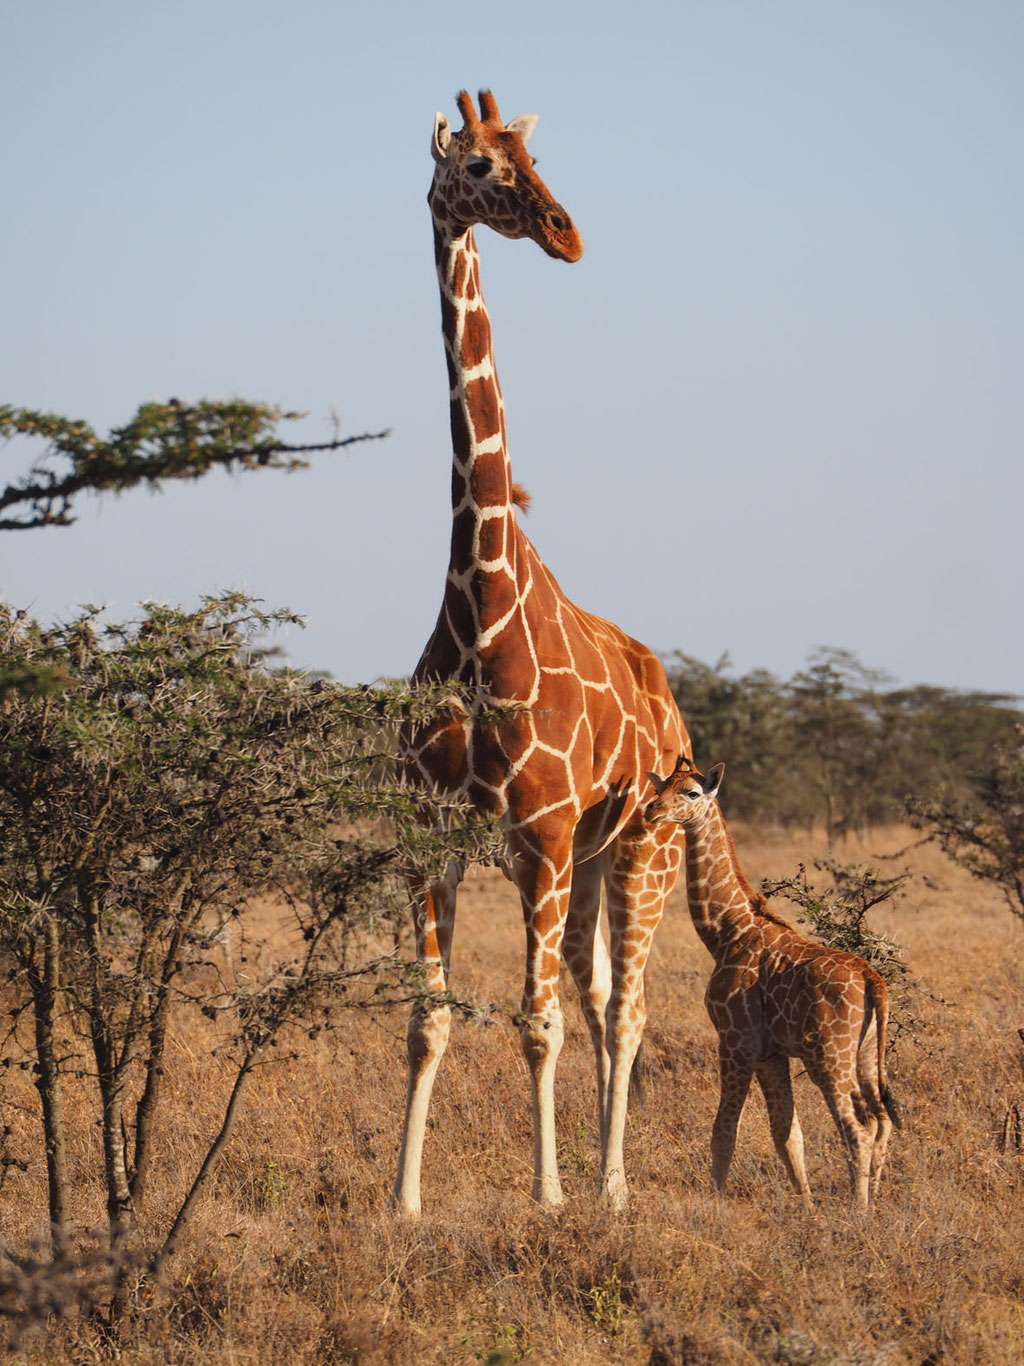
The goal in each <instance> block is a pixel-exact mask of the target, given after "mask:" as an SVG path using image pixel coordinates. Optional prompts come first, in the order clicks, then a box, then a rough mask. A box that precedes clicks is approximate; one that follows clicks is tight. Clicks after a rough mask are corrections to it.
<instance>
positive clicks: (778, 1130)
mask: <svg viewBox="0 0 1024 1366" xmlns="http://www.w3.org/2000/svg"><path fill="white" fill-rule="evenodd" d="M755 1075H756V1076H757V1081H758V1085H759V1086H760V1088H761V1091H762V1094H763V1095H764V1099H765V1104H766V1105H767V1107H768V1124H769V1127H770V1128H771V1134H772V1142H773V1143H774V1144H775V1151H776V1152H777V1153H778V1155H779V1158H780V1159H781V1161H782V1165H783V1166H784V1167H785V1169H786V1175H787V1176H788V1177H789V1180H790V1184H791V1185H792V1187H793V1189H794V1190H795V1191H796V1192H797V1194H798V1195H800V1196H801V1197H802V1199H803V1201H804V1203H805V1204H806V1205H808V1206H809V1205H810V1203H811V1187H810V1184H809V1183H808V1180H807V1168H806V1166H805V1165H804V1136H803V1131H802V1130H801V1128H800V1120H799V1118H798V1117H797V1113H796V1106H795V1105H794V1103H793V1081H792V1077H791V1076H790V1067H789V1059H788V1058H786V1057H782V1056H780V1055H776V1056H775V1057H771V1058H766V1059H765V1060H764V1061H763V1062H761V1063H759V1064H758V1066H757V1071H756V1073H755Z"/></svg>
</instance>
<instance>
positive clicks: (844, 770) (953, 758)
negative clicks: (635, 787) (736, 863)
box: [666, 649, 1021, 839]
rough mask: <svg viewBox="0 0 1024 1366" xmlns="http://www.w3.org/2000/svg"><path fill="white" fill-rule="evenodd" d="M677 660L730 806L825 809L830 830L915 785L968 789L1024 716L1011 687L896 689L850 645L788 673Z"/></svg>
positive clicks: (707, 757)
mask: <svg viewBox="0 0 1024 1366" xmlns="http://www.w3.org/2000/svg"><path fill="white" fill-rule="evenodd" d="M666 671H667V673H668V679H669V684H670V686H671V688H672V691H673V693H674V695H675V697H676V700H677V702H678V703H679V707H680V710H681V711H682V714H683V717H684V719H685V721H686V724H687V727H688V728H689V731H690V737H691V740H692V742H693V750H694V756H695V758H696V760H697V762H698V763H699V764H701V766H703V767H707V766H708V765H709V764H712V763H715V762H717V761H718V760H724V761H725V762H726V764H727V765H728V767H729V773H730V782H729V784H728V789H727V791H726V792H725V794H724V800H723V806H724V807H725V811H726V815H727V816H728V817H729V818H730V819H735V818H737V817H738V818H740V819H748V820H761V821H764V820H770V821H775V822H779V823H783V824H798V823H800V824H807V825H811V824H813V823H814V822H815V821H819V820H823V821H824V822H825V826H826V830H827V833H828V836H829V838H830V839H832V838H834V837H836V836H838V835H840V834H842V833H843V832H844V831H846V830H849V829H863V828H865V827H867V826H869V825H873V824H884V823H885V822H887V821H891V820H893V819H894V818H899V817H900V816H901V815H903V813H904V808H905V803H906V801H907V798H908V797H909V796H911V795H917V796H920V795H921V794H923V793H927V792H928V791H929V790H931V789H933V788H937V787H939V786H943V787H944V788H945V789H946V790H947V791H948V792H950V793H956V794H957V796H958V798H963V797H965V796H966V795H968V794H969V792H970V787H969V783H968V781H967V776H966V775H967V773H968V772H969V771H970V770H971V769H972V768H975V767H977V766H978V765H979V764H984V763H985V762H986V761H987V760H988V759H990V758H991V756H992V754H993V753H994V751H995V747H996V746H997V745H999V744H1001V743H1005V742H1006V741H1007V739H1008V737H1009V736H1011V735H1012V734H1013V731H1014V727H1015V725H1017V724H1018V723H1019V722H1020V719H1021V714H1020V711H1019V710H1018V708H1017V706H1016V701H1017V699H1015V698H1013V697H1010V696H1008V695H1006V694H996V693H978V692H958V691H956V690H952V689H943V688H934V687H918V688H897V689H887V688H886V687H885V686H884V683H885V679H884V675H882V674H880V673H879V672H878V671H876V670H872V669H868V668H866V667H865V666H864V665H862V664H861V663H860V662H859V660H858V659H857V658H856V656H855V655H853V654H851V653H850V652H849V651H848V650H838V649H821V650H816V651H815V652H814V653H813V654H812V655H811V657H810V659H809V661H808V664H807V666H806V668H804V669H803V670H801V671H799V672H798V673H796V674H794V676H793V677H792V678H791V679H790V680H789V681H788V682H781V681H779V680H778V679H776V678H774V677H773V676H772V675H771V674H770V673H767V672H766V671H764V670H760V669H758V670H754V671H752V672H751V673H749V674H745V675H742V676H740V677H736V676H735V675H734V674H733V672H732V670H731V666H730V664H729V660H728V656H723V658H722V659H720V660H719V661H718V663H717V664H716V665H715V666H714V667H713V668H712V667H710V666H709V665H706V664H702V663H701V662H700V661H699V660H695V659H692V658H690V657H689V656H686V655H681V654H676V655H673V656H671V657H670V658H669V659H667V660H666Z"/></svg>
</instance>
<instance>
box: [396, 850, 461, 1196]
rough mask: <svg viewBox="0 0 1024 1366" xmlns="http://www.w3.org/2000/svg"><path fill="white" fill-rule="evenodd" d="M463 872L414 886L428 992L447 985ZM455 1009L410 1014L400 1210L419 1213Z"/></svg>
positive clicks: (419, 1008)
mask: <svg viewBox="0 0 1024 1366" xmlns="http://www.w3.org/2000/svg"><path fill="white" fill-rule="evenodd" d="M459 876H460V870H459V869H458V868H457V866H456V865H454V864H453V865H452V866H451V867H450V868H449V872H448V877H447V879H446V880H445V881H444V882H442V883H438V884H436V885H435V886H433V887H423V886H418V885H413V886H412V889H411V890H412V906H413V918H414V923H415V928H416V957H417V961H418V962H419V963H421V964H422V966H423V969H424V984H425V987H426V990H427V991H428V992H442V991H445V990H446V989H447V985H448V967H449V964H450V961H451V943H452V932H453V930H454V925H455V893H456V889H457V887H458V883H459ZM450 1028H451V1009H450V1007H449V1006H447V1005H431V1004H430V1003H429V1002H427V1003H417V1004H416V1005H414V1006H413V1008H412V1013H411V1014H410V1016H409V1026H408V1029H407V1031H406V1048H407V1053H408V1059H409V1081H408V1088H407V1091H406V1102H405V1124H404V1127H403V1129H402V1147H401V1151H400V1152H399V1156H398V1173H397V1176H396V1178H395V1186H394V1190H393V1192H392V1204H393V1205H394V1207H395V1208H396V1209H397V1210H398V1211H399V1213H401V1214H405V1215H408V1216H411V1217H415V1216H416V1215H418V1214H419V1213H420V1208H421V1201H420V1169H421V1167H422V1164H423V1141H424V1137H425V1135H426V1129H427V1114H428V1111H429V1109H430V1096H431V1092H432V1091H433V1089H434V1078H435V1077H436V1075H437V1069H438V1067H439V1066H440V1064H441V1058H442V1057H443V1055H444V1051H445V1048H446V1047H447V1046H448V1033H449V1030H450Z"/></svg>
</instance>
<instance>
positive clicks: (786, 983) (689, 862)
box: [646, 758, 900, 1210]
mask: <svg viewBox="0 0 1024 1366" xmlns="http://www.w3.org/2000/svg"><path fill="white" fill-rule="evenodd" d="M724 771H725V765H724V764H716V765H715V766H714V768H712V769H711V771H710V773H709V774H708V775H707V777H705V776H704V775H703V774H702V773H700V772H699V771H698V770H697V769H695V768H694V767H693V766H692V765H691V764H690V763H689V761H688V760H687V759H685V758H680V759H679V761H678V762H677V764H676V766H675V769H674V771H673V772H672V774H671V775H670V776H669V777H667V778H659V777H658V776H657V774H654V773H649V774H648V775H647V776H648V778H649V779H650V781H651V783H652V784H653V785H654V790H655V791H656V792H657V794H658V795H657V797H656V798H655V800H654V801H652V802H651V803H650V804H649V805H648V807H647V810H646V819H647V820H648V821H650V822H652V823H654V822H657V821H672V822H674V823H675V824H676V825H681V826H682V827H683V829H684V830H685V831H686V894H687V898H688V900H689V905H690V915H691V917H692V919H693V924H694V927H695V929H696V931H697V933H698V934H699V935H700V937H701V939H702V940H703V942H704V945H705V947H706V948H707V949H708V950H709V951H710V952H711V954H712V955H713V957H714V960H715V966H714V969H713V971H712V973H711V978H710V981H709V982H708V987H707V992H706V993H705V997H704V1002H705V1005H706V1006H707V1010H708V1014H709V1015H710V1016H711V1021H712V1023H713V1024H714V1026H715V1028H716V1029H717V1030H718V1055H719V1061H720V1065H721V1080H722V1087H721V1098H720V1100H719V1104H718V1113H717V1115H716V1116H715V1125H714V1129H713V1131H712V1136H711V1175H712V1179H713V1180H714V1182H715V1185H716V1186H717V1187H718V1189H719V1190H721V1189H722V1188H723V1187H724V1185H725V1178H726V1176H727V1175H728V1171H729V1164H730V1163H731V1161H732V1155H733V1150H734V1149H735V1147H736V1128H737V1125H738V1123H739V1118H740V1111H741V1110H742V1109H743V1102H744V1101H745V1100H746V1096H747V1091H748V1090H749V1088H750V1082H751V1079H752V1078H753V1077H755V1076H756V1077H757V1080H758V1083H759V1084H760V1087H761V1090H762V1091H763V1092H764V1098H765V1101H766V1102H767V1105H768V1119H769V1123H770V1125H771V1133H772V1140H773V1142H774V1144H775V1149H776V1151H777V1152H778V1154H779V1157H780V1158H781V1159H782V1162H783V1165H784V1166H785V1168H786V1171H787V1172H788V1174H789V1179H790V1181H791V1182H792V1183H793V1185H794V1187H795V1188H796V1190H797V1191H798V1192H799V1193H800V1195H801V1196H802V1197H803V1199H804V1201H805V1202H806V1203H807V1204H808V1205H809V1204H810V1198H811V1191H810V1187H809V1186H808V1184H807V1172H806V1170H805V1168H804V1142H803V1135H802V1133H801V1131H800V1122H799V1120H798V1119H797V1116H796V1110H795V1109H794V1107H793V1087H792V1082H791V1079H790V1070H789V1067H790V1064H789V1060H790V1058H798V1059H799V1060H800V1061H801V1062H802V1063H803V1065H804V1067H805V1068H806V1069H807V1073H808V1076H810V1078H811V1080H812V1081H813V1082H814V1083H815V1084H816V1085H817V1086H818V1087H819V1088H820V1089H821V1092H822V1094H823V1095H824V1097H825V1100H826V1101H827V1102H828V1108H829V1110H830V1111H831V1113H832V1118H833V1119H834V1120H835V1123H836V1127H837V1128H838V1130H839V1133H840V1135H841V1137H842V1139H843V1144H844V1147H845V1149H846V1155H847V1161H848V1163H849V1168H850V1185H851V1188H852V1194H853V1203H854V1206H855V1207H856V1208H858V1209H861V1210H865V1209H867V1206H868V1196H869V1191H870V1194H872V1195H874V1193H875V1191H876V1190H877V1188H878V1181H879V1177H880V1176H881V1172H882V1164H883V1162H884V1161H885V1149H886V1145H887V1143H888V1141H889V1134H890V1132H891V1131H892V1126H893V1124H894V1123H895V1124H896V1126H897V1128H899V1127H900V1123H899V1119H898V1116H897V1111H896V1107H895V1104H894V1102H893V1100H892V1098H891V1097H890V1095H889V1091H888V1088H887V1086H886V1084H885V1029H886V1022H887V1020H888V1015H889V994H888V992H887V990H886V986H885V983H884V982H883V980H882V978H881V977H880V976H879V975H878V973H877V972H876V971H875V970H874V968H872V967H869V965H868V964H867V963H865V961H864V960H863V958H858V957H857V955H856V954H853V953H844V952H842V951H841V950H839V949H828V948H825V947H824V946H823V945H821V944H815V943H814V942H813V941H812V940H810V939H808V938H806V937H805V936H804V935H802V934H800V933H798V932H797V931H796V930H795V929H793V927H792V926H791V925H788V924H786V922H785V921H784V920H781V919H779V917H778V916H776V915H773V913H772V912H771V911H770V910H768V908H767V906H766V904H765V900H764V898H763V897H762V896H760V895H759V894H758V893H757V892H755V891H754V889H753V888H752V887H751V885H750V883H749V882H748V881H747V879H746V878H745V877H744V875H743V872H742V870H741V869H740V867H739V863H738V862H737V858H736V850H735V847H734V846H733V843H732V839H731V838H730V836H729V833H728V831H727V829H726V826H725V822H724V821H723V819H722V814H721V811H720V810H719V807H718V802H717V801H716V800H715V797H716V795H717V793H718V789H719V786H720V784H721V781H722V774H723V772H724Z"/></svg>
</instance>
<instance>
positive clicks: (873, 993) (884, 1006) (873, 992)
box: [867, 974, 903, 1129]
mask: <svg viewBox="0 0 1024 1366" xmlns="http://www.w3.org/2000/svg"><path fill="white" fill-rule="evenodd" d="M874 976H875V975H874V974H872V976H871V977H870V978H869V979H868V981H867V989H868V997H869V999H870V1002H871V1005H870V1009H871V1010H872V1011H873V1012H874V1016H875V1022H876V1029H875V1040H876V1044H877V1048H878V1095H879V1099H880V1100H881V1102H882V1104H883V1105H884V1106H885V1110H886V1114H888V1116H889V1118H890V1119H891V1120H892V1123H893V1128H895V1129H902V1128H903V1112H902V1111H901V1109H900V1106H899V1102H898V1101H897V1099H896V1097H895V1096H894V1095H893V1093H892V1092H891V1091H890V1090H889V1083H888V1082H887V1081H886V1079H885V1034H886V1029H887V1027H888V1024H889V992H888V990H887V989H886V985H885V982H884V980H883V979H882V978H881V977H879V978H878V979H877V981H876V980H874Z"/></svg>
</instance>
